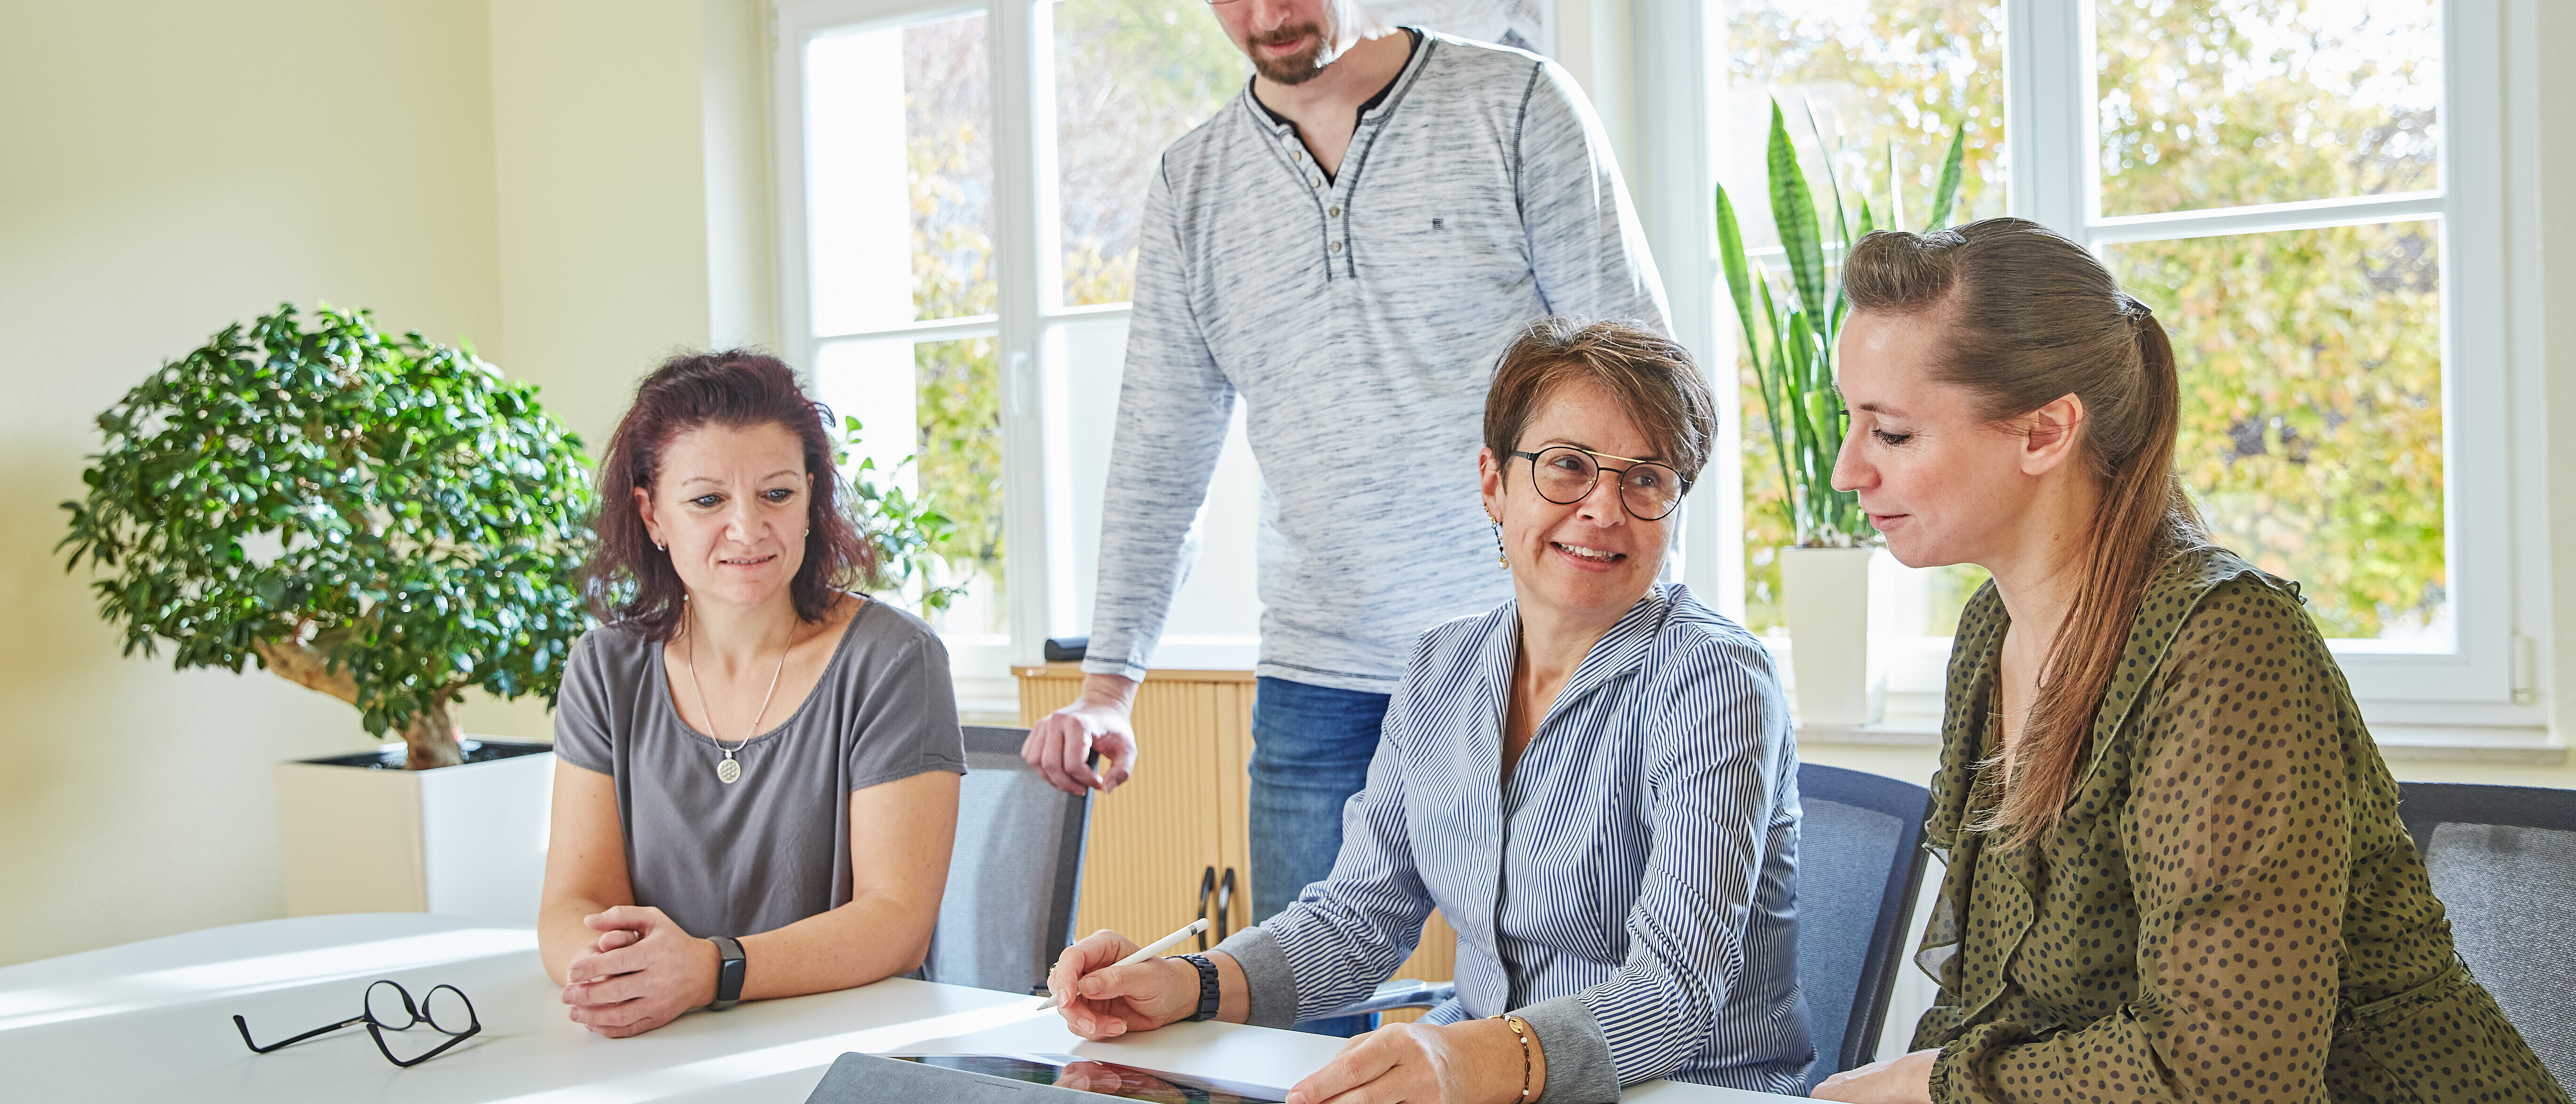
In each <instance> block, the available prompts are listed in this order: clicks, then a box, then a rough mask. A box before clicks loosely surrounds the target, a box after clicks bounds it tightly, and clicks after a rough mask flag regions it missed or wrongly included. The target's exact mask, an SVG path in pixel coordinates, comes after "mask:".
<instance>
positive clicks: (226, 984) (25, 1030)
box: [0, 913, 1789, 1104]
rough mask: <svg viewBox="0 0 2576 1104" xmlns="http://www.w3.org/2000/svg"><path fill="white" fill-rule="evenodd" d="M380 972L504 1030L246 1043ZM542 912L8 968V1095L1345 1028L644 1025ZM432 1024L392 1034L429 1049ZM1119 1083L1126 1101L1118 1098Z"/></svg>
mask: <svg viewBox="0 0 2576 1104" xmlns="http://www.w3.org/2000/svg"><path fill="white" fill-rule="evenodd" d="M377 978H392V979H394V980H396V981H399V982H401V983H403V985H404V986H405V987H406V988H409V989H410V990H411V991H412V993H413V994H414V995H421V994H425V993H426V992H427V991H428V989H429V987H430V986H433V985H438V984H441V983H446V984H452V985H455V986H456V987H457V988H459V989H462V990H464V991H465V993H466V995H467V996H469V997H471V998H472V999H473V1001H474V1007H475V1009H476V1011H477V1012H478V1013H479V1014H480V1015H481V1017H482V1020H483V1031H482V1033H481V1034H479V1035H477V1036H475V1037H474V1038H472V1039H470V1040H467V1041H466V1042H465V1043H464V1044H462V1045H460V1046H458V1047H457V1048H456V1049H454V1050H451V1051H448V1052H447V1053H445V1054H443V1055H440V1056H439V1057H437V1058H435V1059H432V1060H431V1061H428V1062H424V1063H422V1064H420V1065H418V1066H415V1067H412V1068H411V1069H407V1070H406V1069H398V1068H396V1067H394V1066H393V1065H392V1064H391V1063H388V1062H386V1061H385V1060H384V1057H383V1056H382V1055H380V1054H378V1053H376V1048H375V1044H374V1043H372V1042H369V1041H368V1039H367V1037H366V1031H365V1030H364V1029H363V1028H348V1029H344V1030H342V1031H339V1032H336V1033H334V1034H331V1035H326V1036H323V1037H321V1038H319V1039H313V1040H310V1041H307V1042H303V1043H299V1044H297V1045H295V1046H292V1047H288V1048H286V1049H284V1050H280V1051H276V1052H273V1053H270V1054H266V1055H254V1054H252V1053H250V1051H248V1050H247V1049H245V1048H244V1047H243V1046H242V1043H241V1037H240V1035H239V1034H238V1033H237V1032H235V1031H234V1030H233V1024H232V1016H233V1015H234V1014H235V1013H239V1014H241V1015H243V1016H245V1017H248V1018H249V1020H250V1023H251V1031H252V1034H253V1035H254V1036H256V1037H257V1038H258V1039H259V1040H260V1041H261V1042H263V1043H266V1042H268V1041H270V1040H273V1039H282V1038H285V1037H286V1036H289V1035H293V1034H296V1033H299V1032H303V1031H306V1030H309V1029H311V1028H315V1027H319V1026H321V1025H323V1024H326V1023H330V1022H333V1021H335V1020H340V1019H345V1018H347V1017H349V1016H353V1015H356V1014H357V1009H358V1005H359V994H360V993H361V992H362V991H363V990H364V989H365V988H366V984H367V983H368V982H370V981H373V980H375V979H377ZM557 992H558V991H557V989H556V987H555V985H554V983H553V982H551V981H549V980H547V978H546V975H545V969H544V967H543V966H541V965H540V964H539V963H538V960H537V939H536V933H535V931H534V930H533V929H530V928H527V927H522V926H517V925H508V924H494V923H486V922H481V921H474V920H465V919H460V918H455V917H445V916H430V915H424V914H419V913H374V914H361V915H350V916H315V917H303V918H299V919H292V920H269V921H262V922H260V923H254V924H240V925H235V926H232V927H226V928H211V929H208V930H205V931H199V932H190V933H187V934H185V935H174V936H169V937H167V938H162V939H148V940H144V941H143V942H140V943H129V944H126V945H124V946H121V947H109V948H106V949H103V950H97V951H88V952H84V953H81V954H74V955H65V956H63V957H61V958H53V959H46V960H43V961H39V962H29V963H24V964H21V965H17V966H9V967H0V1096H6V1097H8V1098H10V1099H13V1100H102V1101H112V1100H134V1101H146V1100H149V1101H154V1102H166V1101H183V1100H184V1101H222V1100H258V1101H277V1102H291V1101H305V1100H311V1101H332V1102H335V1104H337V1102H342V1101H356V1100H363V1101H377V1102H383V1104H399V1102H403V1101H508V1102H510V1104H631V1102H640V1101H719V1100H721V1101H774V1102H777V1104H799V1102H802V1101H803V1100H804V1099H805V1097H806V1095H807V1094H808V1093H810V1092H812V1091H813V1089H814V1084H815V1082H817V1081H819V1080H821V1079H822V1076H823V1071H824V1070H825V1069H826V1068H827V1067H829V1066H830V1065H831V1064H832V1060H833V1059H834V1058H837V1057H839V1056H840V1055H841V1054H842V1053H843V1052H846V1051H854V1050H855V1051H862V1052H870V1053H906V1054H938V1053H949V1054H990V1053H1041V1054H1076V1055H1081V1056H1083V1057H1088V1058H1097V1059H1099V1060H1102V1061H1108V1062H1119V1063H1125V1064H1128V1065H1135V1066H1141V1067H1145V1068H1149V1069H1166V1070H1171V1071H1174V1072H1178V1073H1187V1074H1196V1075H1201V1076H1212V1077H1221V1078H1224V1079H1227V1080H1231V1081H1238V1082H1252V1083H1260V1084H1277V1085H1287V1084H1291V1083H1294V1082H1295V1081H1296V1080H1298V1079H1299V1078H1301V1077H1303V1076H1305V1075H1306V1074H1307V1073H1309V1072H1312V1071H1313V1070H1314V1069H1315V1068H1317V1067H1319V1066H1321V1065H1323V1063H1324V1062H1325V1061H1326V1060H1327V1059H1329V1058H1331V1057H1332V1055H1333V1053H1334V1052H1335V1051H1336V1050H1338V1049H1339V1048H1340V1046H1341V1041H1340V1040H1337V1039H1328V1038H1324V1037H1321V1036H1315V1035H1305V1034H1300V1033H1297V1032H1293V1031H1274V1030H1270V1029H1267V1028H1258V1027H1242V1026H1237V1025H1231V1024H1217V1023H1198V1024H1174V1025H1172V1026H1170V1027H1167V1028H1164V1029H1162V1030H1160V1031H1154V1032H1150V1033H1146V1034H1143V1035H1138V1036H1135V1037H1132V1038H1127V1039H1120V1040H1116V1041H1113V1042H1106V1043H1095V1042H1087V1041H1084V1040H1082V1039H1080V1038H1078V1037H1076V1036H1074V1035H1072V1034H1071V1033H1069V1032H1067V1031H1065V1030H1064V1026H1063V1021H1062V1020H1061V1019H1059V1018H1058V1017H1057V1016H1056V1015H1055V1014H1053V1013H1042V1014H1041V1013H1034V1012H1033V1011H1032V1009H1033V1008H1034V1007H1035V1006H1036V1004H1037V1001H1036V1000H1035V998H1031V997H1023V996H1014V995H1012V994H1009V993H998V992H993V991H990V990H984V989H968V988H963V987H959V986H954V985H933V984H929V983H926V982H917V981H905V980H900V979H895V980H888V981H881V982H878V983H876V984H874V985H870V986H866V987H863V988H859V989H851V990H846V991H843V992H838V993H818V994H815V995H813V996H808V997H796V998H792V999H788V1000H774V1001H757V1002H752V1003H748V1004H744V1005H741V1006H739V1007H737V1008H734V1009H733V1010H731V1011H728V1012H723V1013H717V1014H703V1013H701V1014H692V1015H689V1016H684V1017H682V1018H681V1019H680V1020H678V1021H677V1022H675V1023H673V1024H671V1025H670V1026H668V1027H664V1028H662V1029H660V1030H658V1031H654V1032H651V1033H648V1034H645V1035H642V1036H638V1037H636V1038H632V1039H605V1038H601V1037H599V1036H597V1035H593V1034H591V1033H590V1032H588V1031H585V1030H582V1028H581V1027H580V1026H579V1025H576V1024H574V1023H572V1022H570V1021H569V1020H566V1019H565V1018H564V1009H563V1005H562V1004H561V1003H560V1002H559V1000H558V999H557ZM437 1038H439V1037H438V1036H436V1035H434V1034H433V1033H431V1032H429V1031H427V1030H425V1029H415V1030H413V1031H409V1032H404V1033H402V1035H400V1036H392V1035H389V1036H388V1039H389V1040H390V1041H391V1043H392V1045H393V1046H394V1048H395V1052H396V1053H398V1054H404V1055H406V1056H408V1055H410V1054H415V1053H419V1052H420V1051H422V1050H426V1049H428V1047H429V1046H431V1045H432V1044H433V1043H434V1042H435V1040H436V1039H437ZM1104 1099H1106V1098H1104ZM1627 1099H1629V1100H1639V1101H1647V1102H1649V1104H1700V1102H1706V1104H1757V1102H1762V1101H1773V1102H1776V1101H1779V1100H1784V1099H1789V1098H1787V1097H1777V1096H1772V1095H1769V1094H1765V1093H1749V1092H1738V1091H1734V1090H1728V1089H1713V1088H1707V1087H1704V1086H1699V1085H1684V1084H1678V1083H1673V1082H1660V1081H1659V1082H1653V1083H1649V1084H1646V1085H1639V1086H1637V1087H1635V1088H1632V1089H1630V1090H1629V1091H1628V1094H1627Z"/></svg>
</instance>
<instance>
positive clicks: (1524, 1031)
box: [1492, 1012, 1531, 1104]
mask: <svg viewBox="0 0 2576 1104" xmlns="http://www.w3.org/2000/svg"><path fill="white" fill-rule="evenodd" d="M1492 1018H1493V1019H1497V1020H1501V1021H1503V1026H1505V1027H1508V1028H1511V1029H1512V1035H1513V1037H1514V1038H1517V1039H1519V1040H1520V1041H1521V1096H1520V1099H1521V1104H1529V1098H1530V1095H1529V1094H1530V1068H1531V1067H1530V1037H1529V1021H1527V1020H1524V1019H1522V1018H1520V1017H1518V1016H1515V1015H1512V1014H1511V1013H1509V1012H1505V1013H1503V1014H1501V1015H1499V1016H1494V1017H1492Z"/></svg>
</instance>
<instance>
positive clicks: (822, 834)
mask: <svg viewBox="0 0 2576 1104" xmlns="http://www.w3.org/2000/svg"><path fill="white" fill-rule="evenodd" d="M828 420H829V415H828V412H827V411H825V410H824V409H823V408H822V407H821V406H820V405H819V404H817V403H815V402H814V401H813V400H812V399H810V398H807V397H806V395H805V393H804V391H803V390H802V389H801V388H800V387H798V385H797V382H796V375H795V372H794V371H793V370H791V369H789V368H788V367H787V366H786V365H785V364H782V363H780V362H779V361H777V360H775V359H773V358H770V357H766V356H760V355H758V354H754V353H746V352H725V353H709V354H704V355H693V356H683V357H677V358H674V359H672V360H671V361H669V362H668V363H665V364H664V365H662V366H661V368H659V369H657V370H656V371H654V373H653V374H652V375H651V376H648V377H646V378H645V380H644V383H643V385H642V386H641V387H639V388H638V389H637V391H636V395H635V405H634V407H633V408H632V409H630V410H628V411H627V412H626V417H625V419H624V420H623V421H621V422H619V423H618V426H617V434H616V436H615V437H613V438H611V439H610V441H609V445H608V455H607V457H606V459H605V462H604V463H602V465H601V467H600V473H599V485H600V512H599V518H598V522H597V527H598V531H599V545H598V549H597V551H596V552H594V553H593V554H592V556H591V559H590V562H589V563H588V565H586V566H585V568H584V571H583V575H584V587H585V589H586V590H587V592H588V594H589V596H590V603H591V610H592V612H593V614H594V615H596V616H597V617H598V618H599V619H600V621H601V622H602V627H601V628H598V629H595V630H593V631H592V632H591V633H590V634H589V635H587V636H584V637H583V638H582V640H581V643H580V644H579V645H578V646H576V647H575V648H574V649H573V654H572V658H571V660H570V662H569V664H568V666H567V667H566V668H565V671H564V680H563V691H562V696H561V699H560V700H559V701H558V703H557V705H556V711H555V753H556V756H557V760H558V766H557V768H556V771H555V788H554V825H553V836H552V841H551V844H550V847H549V850H548V852H547V855H546V884H545V897H544V901H543V904H542V906H541V908H540V911H539V916H538V927H537V944H538V949H539V951H540V952H541V955H542V957H543V958H544V960H545V964H546V970H547V972H548V973H550V974H551V975H553V977H554V979H555V980H556V981H557V982H558V983H561V984H562V985H563V986H564V990H563V1000H564V1003H566V1004H568V1005H571V1006H572V1013H571V1015H572V1019H573V1020H574V1021H576V1022H578V1023H580V1024H582V1025H584V1026H586V1027H588V1028H590V1029H591V1030H593V1031H596V1032H599V1033H600V1034H602V1035H609V1036H626V1035H635V1034H640V1033H642V1032H646V1031H650V1030H652V1029H654V1028H656V1027H660V1026H662V1025H663V1024H666V1023H669V1022H671V1021H672V1020H673V1019H676V1018H678V1017H679V1015H680V1014H681V1013H683V1012H686V1011H689V1010H691V1009H696V1008H708V1009H723V1008H729V1007H732V1005H733V1003H734V1002H735V1001H737V1000H757V999H761V998H764V997H786V996H795V995H797V994H800V993H815V992H822V991H825V990H830V989H846V988H849V987H851V986H855V985H865V984H867V983H868V982H872V981H875V980H877V979H879V978H883V977H888V976H891V975H894V974H901V973H906V972H909V971H911V970H913V969H915V968H917V967H919V966H920V965H921V962H922V958H923V956H924V955H925V954H926V953H927V952H928V950H929V947H930V932H931V927H932V925H933V924H934V922H935V921H936V920H937V919H938V914H939V897H940V893H941V891H942V890H944V889H945V888H946V884H947V880H948V852H949V845H950V843H951V841H952V840H954V838H955V836H956V830H957V779H958V776H959V775H961V774H963V773H965V770H966V755H965V748H964V746H963V741H962V739H961V736H960V733H959V731H958V727H957V702H956V698H955V696H954V693H953V691H952V690H951V689H950V684H949V681H948V653H947V650H946V649H945V648H943V647H942V646H941V645H940V642H939V637H938V636H937V635H936V634H934V633H933V632H932V631H931V630H930V627H929V626H927V625H924V624H923V623H922V622H921V620H920V619H919V618H916V617H914V616H912V615H911V614H908V613H905V612H903V611H902V610H899V609H896V608H894V607H892V606H888V605H885V604H884V603H881V602H877V601H874V600H872V599H870V598H868V597H866V596H865V595H862V594H859V593H855V592H853V591H850V590H846V589H843V588H844V587H848V586H855V585H859V584H860V583H861V582H862V581H863V580H865V579H866V578H867V577H868V576H869V574H870V569H871V567H872V566H873V562H874V555H873V550H872V548H871V546H870V545H869V544H868V542H867V541H866V539H865V538H864V537H862V536H861V535H860V533H859V531H858V528H857V526H856V525H855V524H854V523H853V522H852V520H851V518H850V517H849V515H848V514H847V513H846V512H845V511H844V509H843V507H842V503H841V496H840V487H841V484H840V476H839V474H838V473H837V472H836V471H834V469H833V466H832V442H831V437H830V435H829V433H828V431H827V430H826V428H825V427H826V425H827V423H828Z"/></svg>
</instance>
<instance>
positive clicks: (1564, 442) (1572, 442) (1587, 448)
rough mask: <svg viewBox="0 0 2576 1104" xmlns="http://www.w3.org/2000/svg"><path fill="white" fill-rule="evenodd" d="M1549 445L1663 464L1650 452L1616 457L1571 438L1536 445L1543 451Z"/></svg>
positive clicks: (1545, 441) (1549, 439) (1550, 440)
mask: <svg viewBox="0 0 2576 1104" xmlns="http://www.w3.org/2000/svg"><path fill="white" fill-rule="evenodd" d="M1550 445H1568V446H1572V447H1574V448H1579V449H1582V450H1583V451H1585V452H1598V453H1601V455H1603V456H1614V457H1617V458H1618V459H1621V460H1652V461H1654V462H1655V463H1658V464H1661V463H1663V462H1664V458H1663V457H1661V456H1657V455H1655V454H1654V453H1651V452H1649V453H1647V454H1645V455H1644V456H1618V455H1617V454H1616V453H1609V452H1601V450H1600V449H1596V448H1593V447H1592V446H1590V445H1587V444H1584V443H1583V442H1581V441H1577V440H1574V439H1573V438H1570V437H1550V438H1548V439H1547V440H1544V441H1541V442H1539V443H1538V448H1541V449H1543V448H1546V447H1548V446H1550ZM1530 451H1531V452H1537V451H1538V449H1531V450H1530Z"/></svg>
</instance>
